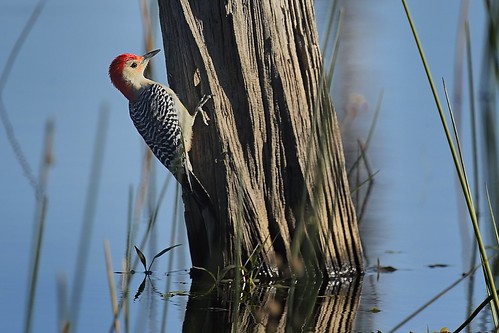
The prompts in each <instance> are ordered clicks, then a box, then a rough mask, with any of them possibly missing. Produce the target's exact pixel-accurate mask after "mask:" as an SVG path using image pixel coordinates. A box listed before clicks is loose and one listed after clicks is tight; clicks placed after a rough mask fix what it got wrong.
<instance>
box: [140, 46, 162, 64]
mask: <svg viewBox="0 0 499 333" xmlns="http://www.w3.org/2000/svg"><path fill="white" fill-rule="evenodd" d="M159 51H161V50H160V49H157V50H154V51H151V52H147V53H146V54H144V55H143V56H142V58H144V59H143V60H142V63H143V64H147V63H148V62H149V60H150V59H151V58H152V57H154V56H155V55H156V54H158V52H159Z"/></svg>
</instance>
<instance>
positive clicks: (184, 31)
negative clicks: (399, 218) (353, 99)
mask: <svg viewBox="0 0 499 333" xmlns="http://www.w3.org/2000/svg"><path fill="white" fill-rule="evenodd" d="M159 8H160V21H161V28H162V33H163V41H164V48H165V55H166V60H167V69H168V81H169V83H170V85H171V87H172V88H173V89H174V90H175V91H176V92H177V93H179V95H180V98H181V99H182V100H183V101H184V102H185V103H186V105H188V106H190V107H191V109H192V107H194V106H195V105H196V103H197V101H198V100H199V98H200V97H201V96H202V95H203V94H207V93H211V94H214V96H215V97H214V102H213V104H211V103H210V106H209V108H210V109H212V112H211V114H210V116H211V118H212V121H211V122H210V125H209V126H208V127H206V126H204V125H203V124H202V123H201V122H199V123H197V124H196V125H195V132H194V144H193V150H192V151H191V161H192V164H193V166H194V172H195V173H196V174H197V176H198V177H199V179H200V180H201V182H202V183H203V184H204V185H205V187H206V188H207V190H208V192H209V193H210V195H211V198H212V199H213V202H214V205H215V211H216V215H217V216H216V218H215V221H208V222H207V221H206V220H205V221H203V219H202V218H201V215H200V213H199V210H198V207H197V205H196V203H195V201H193V200H192V198H190V197H189V195H188V194H186V193H184V201H185V207H186V213H185V218H186V225H187V232H188V237H189V246H190V251H191V256H192V261H193V264H194V265H195V266H203V267H207V268H209V269H216V268H217V267H219V268H221V267H224V266H227V265H229V264H238V263H241V262H239V260H242V263H244V262H245V261H246V259H248V258H251V260H250V261H251V262H252V263H254V265H256V266H258V265H260V264H261V265H262V266H261V267H263V268H264V270H262V271H261V272H263V273H265V274H267V275H268V276H269V277H271V278H272V277H276V276H279V275H287V274H289V273H290V270H291V271H292V272H293V273H305V274H306V275H307V276H309V277H326V276H327V277H329V278H331V277H334V276H337V275H342V274H352V273H355V272H360V271H361V270H362V263H361V258H362V249H361V243H360V240H359V236H358V229H357V221H356V217H355V213H354V209H353V207H352V203H351V200H350V190H349V186H348V182H347V179H346V174H345V168H344V164H345V163H344V158H343V151H342V146H341V138H340V131H339V129H338V125H337V121H336V116H335V113H334V109H333V106H332V103H331V101H330V98H329V95H328V94H327V92H326V91H325V90H324V89H321V81H322V78H321V68H322V66H321V55H320V50H319V43H318V36H317V30H316V25H315V20H314V12H313V2H312V1H311V0H272V1H268V0H250V1H243V0H226V1H220V0H212V1H201V0H197V1H196V0H191V1H189V0H159ZM239 249H240V252H238V251H239ZM238 253H240V254H241V257H240V258H239V256H238ZM301 259H305V260H301Z"/></svg>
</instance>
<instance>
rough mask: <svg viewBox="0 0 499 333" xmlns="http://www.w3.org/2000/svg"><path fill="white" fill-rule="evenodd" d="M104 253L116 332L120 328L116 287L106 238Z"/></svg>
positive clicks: (118, 332) (119, 330) (118, 331)
mask: <svg viewBox="0 0 499 333" xmlns="http://www.w3.org/2000/svg"><path fill="white" fill-rule="evenodd" d="M104 253H105V256H106V271H107V280H108V282H109V293H110V296H111V306H112V308H113V316H114V329H115V331H116V332H117V333H120V332H121V328H120V321H119V319H118V299H117V298H116V288H115V286H114V277H113V264H112V260H111V250H110V249H109V241H108V240H107V239H106V240H104Z"/></svg>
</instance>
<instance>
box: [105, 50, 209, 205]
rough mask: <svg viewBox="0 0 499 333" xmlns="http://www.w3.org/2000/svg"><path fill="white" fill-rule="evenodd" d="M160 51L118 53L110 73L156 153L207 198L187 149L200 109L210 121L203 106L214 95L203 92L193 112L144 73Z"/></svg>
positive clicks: (183, 179) (199, 196)
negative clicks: (138, 53)
mask: <svg viewBox="0 0 499 333" xmlns="http://www.w3.org/2000/svg"><path fill="white" fill-rule="evenodd" d="M158 52H159V50H154V51H151V52H149V53H146V54H144V55H143V56H138V55H134V54H129V53H126V54H122V55H119V56H118V57H116V58H115V59H114V60H113V62H112V63H111V65H110V66H109V77H110V78H111V81H112V83H113V85H114V86H115V87H116V88H117V89H118V90H119V91H121V92H122V93H123V95H125V97H126V98H127V99H128V101H129V110H130V117H131V118H132V121H133V123H134V125H135V127H136V128H137V131H138V132H139V134H140V135H141V136H142V138H143V139H144V141H145V142H146V144H147V145H148V146H149V148H150V149H151V151H152V152H153V154H154V155H155V156H156V157H157V158H158V159H159V160H160V161H161V163H162V164H163V165H164V166H165V167H167V168H168V170H170V172H171V173H172V174H173V175H174V176H175V178H177V180H178V181H179V183H181V184H182V185H183V186H184V187H186V188H189V189H190V190H192V191H193V192H194V194H195V196H197V199H198V200H201V201H206V200H207V199H206V198H208V199H209V196H208V194H207V193H206V190H205V189H204V187H203V186H202V185H201V184H200V183H199V180H198V179H197V178H196V177H195V176H194V174H193V173H192V166H191V163H190V161H189V155H188V152H189V151H190V150H191V141H192V126H193V125H194V121H195V119H196V116H197V114H198V113H201V115H202V117H203V122H204V123H205V124H206V125H208V120H209V118H208V116H207V114H206V113H205V112H204V110H203V109H202V107H203V105H204V104H205V103H206V102H207V101H208V100H209V99H210V97H211V95H205V96H203V98H202V99H201V101H200V102H199V104H198V106H197V107H196V110H195V111H194V114H193V115H191V114H190V113H189V112H188V111H187V109H186V108H185V107H184V105H183V104H182V102H181V101H180V100H179V98H178V97H177V95H176V94H175V93H174V92H173V90H171V89H170V88H168V87H166V86H164V85H162V84H160V83H157V82H154V81H152V80H149V79H147V78H146V77H144V70H145V69H146V67H147V64H148V63H149V60H150V59H151V58H152V57H153V56H155V55H156V54H157V53H158ZM200 192H202V193H200ZM204 204H206V203H204Z"/></svg>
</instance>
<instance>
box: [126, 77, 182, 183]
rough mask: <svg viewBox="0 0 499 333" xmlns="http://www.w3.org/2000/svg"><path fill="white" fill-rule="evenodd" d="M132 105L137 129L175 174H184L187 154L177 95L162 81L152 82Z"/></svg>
mask: <svg viewBox="0 0 499 333" xmlns="http://www.w3.org/2000/svg"><path fill="white" fill-rule="evenodd" d="M129 109H130V117H131V118H132V121H133V123H134V125H135V127H136V128H137V131H138V132H139V134H140V135H141V136H142V138H144V141H145V142H146V144H147V145H148V146H149V148H150V149H151V151H152V152H153V154H154V155H155V156H156V157H157V158H158V159H159V160H160V162H161V163H163V165H164V166H166V167H167V168H168V170H170V172H171V173H173V175H174V176H176V177H177V176H180V174H179V172H183V171H184V170H183V168H184V163H185V156H184V146H183V141H182V131H181V128H180V124H179V120H178V114H177V112H176V111H175V101H174V100H173V97H172V96H171V95H170V94H168V92H167V91H166V90H165V89H164V88H163V87H162V86H161V85H159V84H152V85H150V86H149V87H147V88H145V89H143V90H142V92H141V93H140V95H139V97H138V98H137V99H136V100H135V101H134V102H133V103H132V102H131V103H130V104H129ZM177 178H178V177H177Z"/></svg>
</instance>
